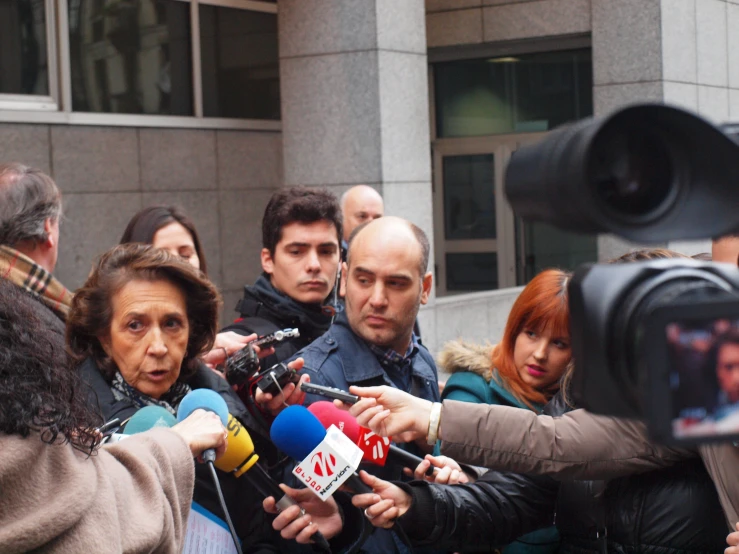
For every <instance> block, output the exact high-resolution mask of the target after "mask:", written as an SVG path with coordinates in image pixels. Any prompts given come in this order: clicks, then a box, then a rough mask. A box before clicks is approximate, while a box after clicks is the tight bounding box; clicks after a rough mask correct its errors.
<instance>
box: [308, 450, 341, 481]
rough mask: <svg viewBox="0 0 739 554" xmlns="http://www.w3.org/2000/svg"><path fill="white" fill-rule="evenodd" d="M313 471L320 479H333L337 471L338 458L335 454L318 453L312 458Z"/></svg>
mask: <svg viewBox="0 0 739 554" xmlns="http://www.w3.org/2000/svg"><path fill="white" fill-rule="evenodd" d="M311 462H312V463H313V471H314V472H315V473H316V475H318V476H320V477H331V476H332V475H333V474H334V472H335V471H336V457H335V456H334V455H333V454H324V453H323V452H316V453H315V454H314V455H313V458H311Z"/></svg>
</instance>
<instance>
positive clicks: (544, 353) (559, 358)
mask: <svg viewBox="0 0 739 554" xmlns="http://www.w3.org/2000/svg"><path fill="white" fill-rule="evenodd" d="M569 278H570V274H569V273H566V272H564V271H560V270H558V269H547V270H545V271H542V272H541V273H539V274H538V275H537V276H536V277H534V278H533V279H532V280H531V282H530V283H529V284H528V285H526V288H524V289H523V291H522V292H521V294H520V295H519V297H518V298H517V299H516V301H515V302H514V303H513V307H512V308H511V312H510V314H509V315H508V321H507V323H506V326H505V330H504V331H503V338H502V340H501V341H500V343H499V344H497V345H496V346H490V345H486V346H477V345H472V344H468V343H465V342H462V341H457V342H451V343H448V344H447V345H446V346H445V347H444V349H443V351H442V352H441V354H440V355H439V365H440V367H441V368H443V369H444V370H445V371H447V372H448V373H451V374H452V376H451V377H450V378H449V380H448V381H447V382H446V385H445V387H444V394H443V395H442V398H443V399H448V400H461V401H464V402H476V403H485V404H503V405H507V406H516V407H518V408H525V409H529V410H533V411H535V412H537V413H539V412H541V410H542V408H543V407H544V404H546V403H547V402H548V401H549V400H550V399H551V398H552V396H554V394H555V393H556V392H557V391H558V390H559V383H560V380H561V379H562V377H563V375H565V374H566V373H567V370H568V369H569V368H570V367H571V366H572V363H571V362H572V351H571V350H570V329H569V325H570V311H569V308H568V306H567V282H568V281H569Z"/></svg>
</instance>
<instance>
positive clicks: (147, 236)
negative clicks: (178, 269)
mask: <svg viewBox="0 0 739 554" xmlns="http://www.w3.org/2000/svg"><path fill="white" fill-rule="evenodd" d="M170 223H179V224H180V225H182V226H183V227H184V228H185V229H187V231H188V232H189V233H190V236H191V237H192V242H193V244H194V245H195V252H196V253H197V255H198V260H200V271H202V272H203V273H204V274H205V275H208V264H207V263H206V261H205V252H203V246H202V245H201V243H200V236H199V235H198V231H197V230H196V229H195V224H194V223H193V222H192V220H191V219H190V218H189V217H187V215H186V214H185V212H184V211H183V210H182V208H179V207H178V206H149V207H148V208H144V209H143V210H141V211H139V212H137V213H136V214H135V215H134V216H133V217H132V218H131V221H129V222H128V225H127V226H126V230H125V231H123V236H122V237H121V240H120V241H119V244H127V243H129V242H142V243H144V244H152V243H153V242H154V235H156V234H157V231H158V230H159V229H161V228H162V227H166V226H167V225H169V224H170Z"/></svg>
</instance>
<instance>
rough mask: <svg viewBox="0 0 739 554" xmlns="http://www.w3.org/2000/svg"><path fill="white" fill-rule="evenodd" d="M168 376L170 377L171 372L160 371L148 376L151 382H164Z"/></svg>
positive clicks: (152, 372)
mask: <svg viewBox="0 0 739 554" xmlns="http://www.w3.org/2000/svg"><path fill="white" fill-rule="evenodd" d="M167 375H169V371H168V370H166V369H158V370H156V371H151V372H149V373H148V374H147V376H148V377H149V380H150V381H164V379H166V377H167Z"/></svg>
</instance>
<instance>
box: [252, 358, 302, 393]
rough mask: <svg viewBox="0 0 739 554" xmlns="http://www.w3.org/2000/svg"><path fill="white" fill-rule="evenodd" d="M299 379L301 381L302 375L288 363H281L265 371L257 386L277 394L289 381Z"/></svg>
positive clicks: (264, 390)
mask: <svg viewBox="0 0 739 554" xmlns="http://www.w3.org/2000/svg"><path fill="white" fill-rule="evenodd" d="M298 381H300V375H298V372H297V371H295V370H294V369H290V368H289V367H287V365H286V364H283V363H279V364H275V365H273V366H272V367H270V368H269V369H268V370H266V371H265V372H264V375H262V377H260V379H259V380H258V381H257V387H259V389H260V390H261V391H262V392H268V393H270V394H271V395H272V396H277V395H278V394H280V391H281V390H282V389H283V388H284V387H285V386H286V385H287V384H288V383H297V382H298Z"/></svg>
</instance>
